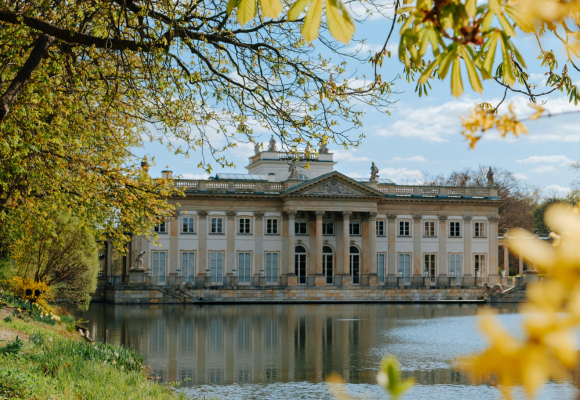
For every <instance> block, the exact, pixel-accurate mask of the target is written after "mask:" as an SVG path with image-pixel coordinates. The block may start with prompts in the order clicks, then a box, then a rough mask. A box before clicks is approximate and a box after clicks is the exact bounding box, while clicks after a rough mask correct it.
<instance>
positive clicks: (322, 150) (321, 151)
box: [318, 143, 328, 154]
mask: <svg viewBox="0 0 580 400" xmlns="http://www.w3.org/2000/svg"><path fill="white" fill-rule="evenodd" d="M318 153H319V154H328V147H326V143H321V144H320V149H318Z"/></svg>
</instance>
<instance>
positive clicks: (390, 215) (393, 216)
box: [387, 214, 397, 221]
mask: <svg viewBox="0 0 580 400" xmlns="http://www.w3.org/2000/svg"><path fill="white" fill-rule="evenodd" d="M387 219H388V220H389V221H394V220H396V219H397V214H387Z"/></svg>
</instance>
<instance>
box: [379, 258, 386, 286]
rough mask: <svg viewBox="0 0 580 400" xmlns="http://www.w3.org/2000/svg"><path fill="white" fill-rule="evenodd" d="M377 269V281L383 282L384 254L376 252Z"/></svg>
mask: <svg viewBox="0 0 580 400" xmlns="http://www.w3.org/2000/svg"><path fill="white" fill-rule="evenodd" d="M377 271H378V273H379V283H383V284H384V283H385V275H386V272H385V255H384V254H377Z"/></svg>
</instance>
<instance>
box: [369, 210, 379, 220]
mask: <svg viewBox="0 0 580 400" xmlns="http://www.w3.org/2000/svg"><path fill="white" fill-rule="evenodd" d="M377 215H379V213H376V212H371V213H369V219H370V220H371V221H375V220H376V219H377Z"/></svg>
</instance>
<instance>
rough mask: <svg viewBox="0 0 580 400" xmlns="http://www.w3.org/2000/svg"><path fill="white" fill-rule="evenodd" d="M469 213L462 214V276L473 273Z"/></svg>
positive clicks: (470, 275)
mask: <svg viewBox="0 0 580 400" xmlns="http://www.w3.org/2000/svg"><path fill="white" fill-rule="evenodd" d="M471 237H472V233H471V215H464V216H463V265H464V267H463V268H464V273H463V275H464V276H467V277H472V276H474V275H475V271H474V270H473V260H472V258H473V257H472V254H471Z"/></svg>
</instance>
